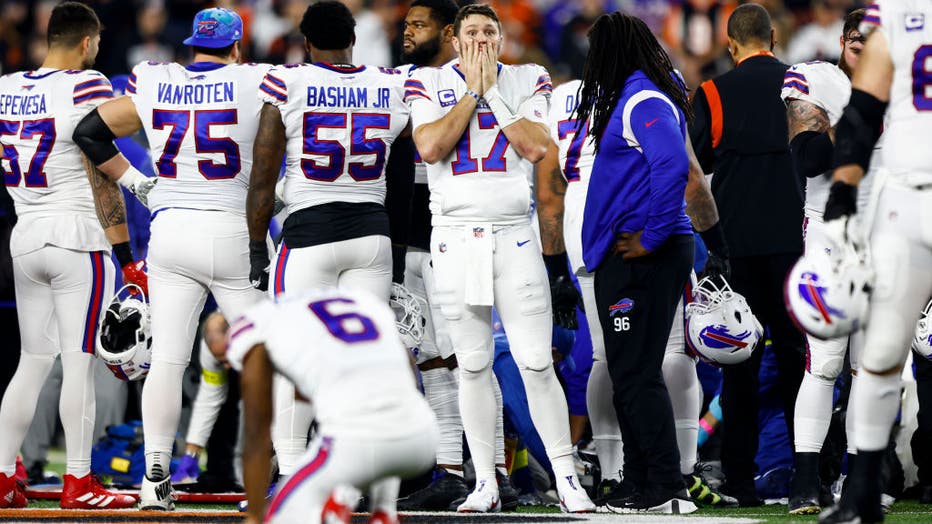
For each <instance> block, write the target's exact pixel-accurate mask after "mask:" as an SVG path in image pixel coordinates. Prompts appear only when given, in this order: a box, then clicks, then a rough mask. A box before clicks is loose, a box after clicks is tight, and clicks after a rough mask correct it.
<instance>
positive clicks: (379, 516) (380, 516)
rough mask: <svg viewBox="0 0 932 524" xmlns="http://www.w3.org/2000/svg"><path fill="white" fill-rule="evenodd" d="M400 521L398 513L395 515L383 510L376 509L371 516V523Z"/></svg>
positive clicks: (388, 523) (384, 523)
mask: <svg viewBox="0 0 932 524" xmlns="http://www.w3.org/2000/svg"><path fill="white" fill-rule="evenodd" d="M398 522H399V521H398V516H397V515H396V516H394V517H393V516H391V515H389V514H388V513H385V512H384V511H382V510H376V512H375V513H373V514H372V516H370V517H369V524H398Z"/></svg>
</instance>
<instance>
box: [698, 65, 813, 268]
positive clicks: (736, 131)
mask: <svg viewBox="0 0 932 524" xmlns="http://www.w3.org/2000/svg"><path fill="white" fill-rule="evenodd" d="M788 68H789V66H787V65H786V64H784V63H782V62H780V61H779V60H777V59H776V58H774V57H773V55H771V54H769V53H767V54H761V55H753V56H751V57H749V58H746V59H745V60H743V61H741V63H740V64H739V65H738V67H736V68H735V69H733V70H731V71H729V72H728V73H725V74H723V75H721V76H719V77H717V78H715V79H713V80H708V81H706V82H703V83H702V85H701V86H699V89H697V90H696V95H695V97H694V99H693V112H694V113H695V118H694V120H693V123H692V125H691V126H690V129H689V134H690V138H691V139H692V142H693V148H694V149H695V150H696V156H697V157H698V158H699V163H700V164H701V165H702V169H703V171H705V172H706V173H711V172H714V173H715V176H713V177H712V193H713V194H714V195H715V202H716V204H718V211H719V217H720V220H721V224H722V228H724V230H725V240H726V241H727V243H728V248H729V250H730V252H731V256H732V257H741V256H752V255H770V254H775V253H800V252H802V246H803V241H802V235H801V234H800V231H801V227H802V223H803V200H802V193H801V189H800V186H799V182H798V179H797V177H796V176H795V175H794V174H793V173H794V171H793V161H792V158H791V156H790V148H789V144H788V142H787V127H786V106H785V105H784V103H783V100H782V99H781V98H780V89H781V87H782V86H783V74H784V73H785V72H786V70H787V69H788Z"/></svg>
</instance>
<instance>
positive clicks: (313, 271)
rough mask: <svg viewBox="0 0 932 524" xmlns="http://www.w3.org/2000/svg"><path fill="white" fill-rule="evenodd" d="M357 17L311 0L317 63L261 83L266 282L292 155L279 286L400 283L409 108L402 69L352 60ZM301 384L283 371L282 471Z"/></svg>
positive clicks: (257, 194) (297, 448)
mask: <svg viewBox="0 0 932 524" xmlns="http://www.w3.org/2000/svg"><path fill="white" fill-rule="evenodd" d="M355 23H356V22H355V21H354V20H353V16H352V14H350V12H349V10H348V9H347V8H346V6H344V5H343V4H341V3H339V2H335V1H324V2H318V3H315V4H313V5H311V6H310V7H308V9H307V11H305V13H304V18H303V20H302V22H301V30H302V32H303V33H304V35H305V40H306V45H307V47H308V51H309V53H310V57H311V61H312V62H313V63H310V64H290V65H286V66H281V67H275V68H273V69H272V70H271V71H269V73H268V74H267V75H266V77H265V79H264V80H263V82H262V85H261V86H260V88H259V99H260V101H261V103H262V110H261V116H260V122H259V134H258V135H257V136H256V149H255V150H256V158H255V165H254V167H253V171H252V178H251V180H250V187H249V195H248V197H247V201H246V214H247V218H248V221H249V231H250V238H251V239H252V240H251V241H250V264H251V272H250V274H251V278H252V280H253V282H255V283H256V284H257V285H258V286H259V287H260V288H262V287H263V286H265V285H267V283H268V282H267V279H268V275H267V266H268V263H269V256H268V251H267V248H266V244H265V241H264V240H263V239H264V238H265V235H266V231H268V226H269V221H270V219H271V216H272V205H273V201H274V191H275V182H276V180H277V179H278V173H279V168H280V166H281V160H282V155H285V159H286V161H285V166H286V167H285V182H284V200H285V203H286V205H287V206H288V212H289V215H288V219H287V220H286V221H285V224H284V228H283V231H282V242H281V245H279V248H278V254H277V255H276V260H275V268H274V273H273V275H272V277H273V278H272V283H271V289H272V293H273V294H274V295H279V294H281V293H283V292H285V291H286V290H302V289H308V288H312V287H320V286H328V287H330V286H339V287H347V288H361V289H365V290H367V291H369V292H370V293H373V294H375V295H376V296H379V297H383V298H384V299H385V302H386V303H387V302H388V298H389V295H390V292H391V285H392V252H391V241H390V239H389V234H390V232H389V228H388V213H387V211H386V209H385V205H384V202H385V193H386V184H385V161H386V159H387V158H388V155H389V151H390V149H391V144H392V142H393V141H394V140H395V137H397V136H398V135H399V134H401V132H402V131H404V130H405V129H406V128H407V124H408V113H409V110H408V108H407V106H406V105H405V103H404V100H403V98H404V75H402V74H401V71H398V70H396V69H384V68H377V67H368V66H365V65H359V66H354V65H351V64H350V63H349V62H350V61H351V59H352V56H353V45H354V43H355V36H354V29H353V28H354V26H355ZM263 280H265V281H264V282H263ZM293 391H294V386H293V385H292V384H290V383H289V382H288V381H286V380H280V379H277V386H276V417H275V420H276V423H275V425H276V427H275V430H274V431H273V439H274V441H275V450H276V454H277V455H278V464H279V471H280V473H281V474H282V475H290V474H292V473H294V472H295V468H296V467H297V459H298V458H299V457H300V456H301V454H302V453H304V449H305V447H306V444H307V430H308V427H309V426H310V423H311V420H312V419H313V410H312V408H311V406H310V405H309V404H307V403H306V402H300V401H295V400H294V394H293Z"/></svg>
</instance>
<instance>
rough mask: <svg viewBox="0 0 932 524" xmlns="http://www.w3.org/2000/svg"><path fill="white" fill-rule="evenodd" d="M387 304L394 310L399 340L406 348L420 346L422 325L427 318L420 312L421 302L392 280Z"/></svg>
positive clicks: (425, 322) (422, 332) (422, 337)
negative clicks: (390, 293)
mask: <svg viewBox="0 0 932 524" xmlns="http://www.w3.org/2000/svg"><path fill="white" fill-rule="evenodd" d="M389 305H391V306H392V311H394V312H395V326H397V328H398V334H399V335H400V336H401V342H402V343H403V344H404V345H405V347H406V348H408V349H410V348H415V347H418V346H420V345H421V341H422V340H423V339H424V326H425V325H426V324H427V320H426V319H425V318H424V315H422V314H421V304H420V302H418V299H417V298H416V297H415V296H414V295H412V294H411V292H410V291H408V288H406V287H404V286H403V285H401V284H399V283H397V282H393V283H392V295H391V297H390V298H389Z"/></svg>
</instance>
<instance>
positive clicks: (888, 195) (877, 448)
mask: <svg viewBox="0 0 932 524" xmlns="http://www.w3.org/2000/svg"><path fill="white" fill-rule="evenodd" d="M860 31H861V33H862V34H864V35H867V42H866V43H865V45H864V50H863V51H862V52H861V58H860V60H859V61H858V67H857V69H856V70H855V72H854V76H853V77H852V79H851V97H850V101H849V102H848V105H847V107H846V108H845V110H844V113H843V114H842V117H841V120H839V122H838V126H837V128H836V133H835V142H836V147H835V151H834V161H833V166H834V168H835V170H834V173H833V175H832V185H831V188H830V190H829V195H828V200H827V202H826V204H825V212H824V214H823V219H824V220H825V228H826V230H827V235H826V236H827V237H828V239H829V240H830V242H832V244H831V245H836V244H838V243H840V242H844V241H845V229H846V228H845V226H846V224H847V222H848V221H849V219H850V218H851V217H852V216H854V215H855V214H856V213H857V212H858V211H861V212H863V210H858V206H857V193H858V191H859V187H858V186H859V183H860V182H861V179H862V178H863V177H864V175H865V173H866V172H867V170H868V167H869V165H870V161H871V153H872V150H873V147H874V145H875V143H876V142H877V140H878V138H879V136H880V132H881V126H883V119H884V113H885V111H886V112H889V114H888V122H889V125H888V126H883V134H884V153H883V164H884V168H885V169H886V170H887V171H888V174H887V177H886V178H885V180H884V182H883V186H882V187H880V188H879V190H878V191H879V195H878V202H877V204H876V206H877V208H876V213H875V214H874V219H873V222H872V224H871V235H870V239H869V242H870V249H871V255H872V263H873V266H874V273H875V276H874V286H873V293H872V294H871V296H870V311H869V313H868V321H867V331H866V334H865V342H864V346H863V352H862V354H861V358H860V362H859V365H858V388H857V390H856V391H853V392H852V397H853V398H852V402H853V403H854V411H855V413H854V415H855V420H854V441H855V442H854V443H855V445H856V447H857V452H858V458H857V460H856V461H855V462H854V466H853V468H852V469H851V470H849V472H848V480H847V484H848V485H847V487H846V489H845V491H844V492H843V493H842V497H841V501H840V502H839V504H837V505H836V506H834V507H832V508H831V509H828V510H826V511H824V512H823V513H822V514H821V515H820V517H819V522H823V523H839V522H862V523H866V522H881V521H883V512H882V511H881V505H880V496H881V491H882V490H881V485H880V481H881V474H880V471H881V462H882V459H883V455H884V452H885V450H886V449H887V443H888V441H889V438H890V428H891V427H892V425H893V421H894V419H895V418H896V415H897V412H898V408H899V405H900V373H901V371H902V368H903V363H904V362H905V361H906V356H907V354H908V352H909V348H910V340H911V338H912V337H913V333H914V331H915V326H916V320H917V319H918V312H919V311H921V310H922V308H923V306H924V304H925V303H926V301H927V300H928V298H929V295H930V294H932V215H930V214H929V209H932V148H929V147H927V145H926V144H925V142H926V141H927V140H928V137H929V135H930V133H932V97H930V94H932V90H930V89H929V83H930V81H932V75H930V73H929V67H928V64H929V61H930V60H929V59H930V57H932V0H896V1H889V0H887V1H878V2H876V3H875V4H874V5H872V6H870V7H868V8H867V11H866V13H865V15H864V20H863V21H862V22H861V28H860ZM868 33H869V34H868ZM868 176H874V175H873V174H869V175H868Z"/></svg>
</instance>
